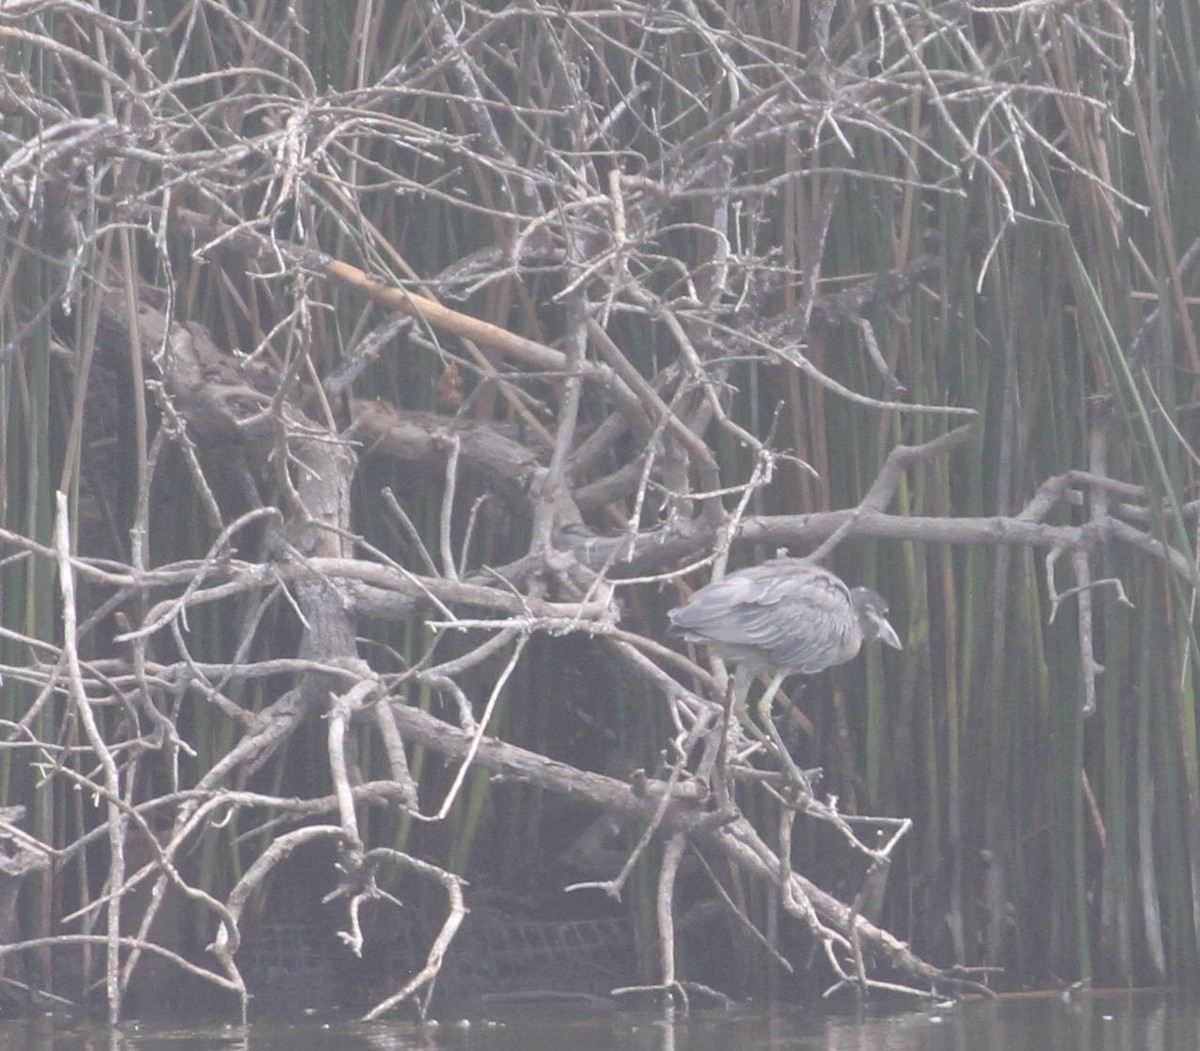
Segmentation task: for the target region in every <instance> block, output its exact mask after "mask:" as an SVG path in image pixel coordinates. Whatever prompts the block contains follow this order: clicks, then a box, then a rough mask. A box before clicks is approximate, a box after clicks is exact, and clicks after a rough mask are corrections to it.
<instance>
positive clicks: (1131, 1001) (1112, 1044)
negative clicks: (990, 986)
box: [0, 993, 1200, 1051]
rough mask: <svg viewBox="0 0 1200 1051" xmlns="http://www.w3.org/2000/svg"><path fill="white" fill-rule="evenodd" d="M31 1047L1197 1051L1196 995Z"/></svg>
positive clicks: (71, 1034) (215, 1032)
mask: <svg viewBox="0 0 1200 1051" xmlns="http://www.w3.org/2000/svg"><path fill="white" fill-rule="evenodd" d="M9 1048H12V1049H17V1048H21V1049H25V1048H28V1049H30V1051H51V1049H54V1051H60V1049H61V1051H166V1049H170V1051H201V1049H203V1051H209V1049H214V1051H215V1049H227V1051H243V1049H244V1051H285V1049H286V1051H332V1049H335V1048H337V1049H350V1051H355V1049H363V1051H459V1049H470V1051H518V1049H519V1051H768V1049H769V1051H777V1049H782V1048H825V1049H829V1051H841V1049H853V1051H960V1049H975V1048H986V1049H989V1051H990V1049H996V1051H1001V1049H1004V1051H1007V1049H1010V1048H1019V1049H1031V1051H1032V1049H1041V1048H1051V1049H1053V1051H1084V1049H1086V1051H1093V1049H1103V1051H1181V1049H1188V1051H1191V1049H1197V1048H1200V996H1197V995H1194V994H1192V995H1189V994H1176V995H1162V994H1140V993H1139V994H1128V993H1111V994H1101V993H1094V994H1087V995H1079V996H1076V997H1074V998H1072V999H1070V1000H1067V999H1062V998H1058V997H1032V996H1031V997H1024V998H1010V999H1004V1000H998V1001H990V1002H983V1001H977V1002H970V1003H958V1004H953V1005H943V1006H940V1007H926V1008H922V1009H918V1010H913V1009H909V1010H899V1009H897V1008H896V1007H894V1006H893V1007H889V1008H887V1009H884V1008H882V1007H872V1008H869V1009H867V1010H864V1011H857V1012H849V1013H847V1012H845V1011H840V1012H839V1011H830V1010H821V1011H817V1010H813V1009H801V1008H794V1007H789V1008H782V1009H777V1010H772V1011H766V1010H760V1009H755V1008H750V1007H739V1008H736V1009H734V1010H730V1011H714V1010H711V1009H702V1010H692V1011H691V1012H687V1013H685V1012H682V1011H678V1010H673V1009H669V1008H664V1009H660V1010H637V1011H628V1010H622V1009H617V1008H600V1007H598V1006H597V1007H595V1008H591V1009H589V1008H586V1007H580V1006H578V1005H573V1006H571V1007H566V1006H562V1005H559V1006H550V1007H548V1006H521V1007H507V1008H505V1009H504V1010H503V1011H501V1010H495V1011H490V1012H486V1013H483V1014H480V1015H478V1016H476V1017H473V1018H471V1019H469V1020H465V1021H461V1022H444V1023H441V1024H433V1023H430V1024H424V1025H421V1024H417V1023H414V1022H407V1021H406V1022H399V1021H397V1022H376V1023H370V1024H367V1023H361V1022H354V1021H336V1022H334V1021H326V1022H322V1021H317V1020H311V1019H310V1020H303V1021H297V1022H294V1023H284V1022H261V1023H255V1024H253V1025H250V1026H239V1025H205V1026H189V1027H173V1026H171V1025H169V1024H161V1023H159V1024H154V1025H150V1024H140V1025H128V1026H124V1027H122V1028H120V1029H118V1030H109V1029H107V1028H104V1027H101V1026H96V1025H94V1024H91V1025H74V1026H60V1025H56V1024H55V1023H54V1022H53V1021H52V1020H51V1019H39V1020H36V1021H33V1022H27V1023H18V1022H8V1023H0V1049H3V1051H8V1049H9Z"/></svg>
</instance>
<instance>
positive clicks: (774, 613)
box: [669, 558, 902, 678]
mask: <svg viewBox="0 0 1200 1051" xmlns="http://www.w3.org/2000/svg"><path fill="white" fill-rule="evenodd" d="M887 614H888V605H887V603H886V602H885V601H884V600H883V597H882V596H880V595H879V594H878V593H877V592H874V591H872V590H871V589H870V588H849V587H847V586H846V585H845V584H844V583H843V582H842V581H841V580H840V579H839V578H838V577H836V576H835V575H834V574H833V573H830V572H829V570H827V569H822V568H821V567H820V566H818V565H814V564H813V563H811V562H806V561H804V560H803V559H798V558H779V559H774V560H773V561H770V562H764V563H763V564H762V565H760V566H751V567H750V568H749V569H740V570H738V571H737V572H736V573H730V574H729V575H728V576H726V577H723V578H722V579H721V580H717V581H714V582H713V583H711V584H709V585H707V586H706V587H703V588H701V589H700V590H699V591H697V592H696V593H695V594H694V595H693V596H692V597H691V599H690V600H689V601H688V602H687V603H686V604H685V605H683V606H681V607H679V609H674V610H672V611H671V612H670V614H669V616H670V619H671V633H672V634H673V635H678V636H682V637H683V638H684V639H686V640H687V641H688V642H698V643H701V644H703V645H705V646H708V647H709V648H710V649H711V650H712V651H713V652H715V653H716V654H717V655H718V656H720V657H721V658H723V659H724V660H727V661H732V662H734V663H736V664H737V665H738V668H739V671H741V670H745V671H750V672H760V671H767V672H771V673H772V674H776V675H779V676H780V677H781V678H782V677H783V676H786V675H790V674H794V673H796V672H801V673H803V674H806V675H812V674H815V673H816V672H819V671H824V670H825V669H826V668H828V667H830V666H831V665H834V664H844V663H845V662H846V661H849V660H852V659H853V658H854V657H855V656H856V655H857V653H858V651H859V648H860V647H861V646H862V643H863V639H874V638H878V639H881V640H882V641H884V642H886V643H887V644H888V645H889V646H894V647H895V648H896V649H901V648H902V647H901V644H900V639H899V637H898V636H897V635H896V632H895V629H893V628H892V626H891V624H889V623H888V620H887Z"/></svg>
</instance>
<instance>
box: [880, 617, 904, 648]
mask: <svg viewBox="0 0 1200 1051" xmlns="http://www.w3.org/2000/svg"><path fill="white" fill-rule="evenodd" d="M875 627H877V628H878V629H879V638H880V639H881V640H882V641H884V642H886V643H887V644H888V645H889V646H891V647H892V648H893V649H897V650H902V649H904V646H903V644H902V643H901V642H900V636H899V635H897V634H896V629H895V628H893V627H892V625H891V624H890V623H889V622H888V619H887V618H886V617H879V618H877V619H876V621H875Z"/></svg>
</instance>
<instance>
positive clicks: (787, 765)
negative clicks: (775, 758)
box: [757, 672, 812, 795]
mask: <svg viewBox="0 0 1200 1051" xmlns="http://www.w3.org/2000/svg"><path fill="white" fill-rule="evenodd" d="M786 678H787V673H786V672H785V673H780V674H777V675H776V676H775V678H773V679H772V680H771V685H770V686H768V687H767V688H766V689H765V690H764V691H763V695H762V696H761V697H760V698H759V699H758V705H757V707H758V719H759V722H761V723H762V725H763V728H764V729H765V730H766V731H767V733H768V734H770V736H771V744H772V745H774V748H775V750H776V751H777V752H778V753H779V759H780V761H781V762H782V763H783V765H784V772H785V773H786V774H787V776H788V780H789V781H791V783H792V784H794V785H799V786H800V787H801V788H803V789H805V790H806V791H807V792H808V793H809V794H810V795H811V794H812V787H811V786H810V785H809V783H808V778H807V777H805V776H804V774H803V772H802V771H801V770H800V768H799V767H798V766H797V765H796V761H795V760H794V759H793V758H792V753H791V752H789V751H788V749H787V745H786V744H784V743H783V738H782V737H781V736H780V734H779V728H778V727H777V726H776V725H775V720H774V719H772V718H771V705H772V704H773V703H774V701H775V695H776V694H777V693H778V692H779V687H780V686H782V685H783V680H784V679H786Z"/></svg>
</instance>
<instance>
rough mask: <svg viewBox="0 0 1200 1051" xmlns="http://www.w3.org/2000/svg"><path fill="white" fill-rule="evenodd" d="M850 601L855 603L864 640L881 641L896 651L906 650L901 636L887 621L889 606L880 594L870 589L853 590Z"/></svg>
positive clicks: (851, 590)
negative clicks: (901, 641)
mask: <svg viewBox="0 0 1200 1051" xmlns="http://www.w3.org/2000/svg"><path fill="white" fill-rule="evenodd" d="M850 601H851V602H853V603H854V611H855V612H856V613H857V614H858V626H859V627H860V628H861V629H862V633H863V638H864V639H879V640H880V641H882V642H886V643H887V644H888V645H889V646H891V647H893V648H895V649H898V650H902V649H904V646H903V645H901V643H900V636H899V635H897V634H896V629H895V628H893V627H892V625H891V624H890V623H889V621H888V619H887V615H888V604H887V602H886V601H885V600H884V597H883V596H882V595H881V594H879V592H877V591H872V590H871V589H870V588H851V589H850Z"/></svg>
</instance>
